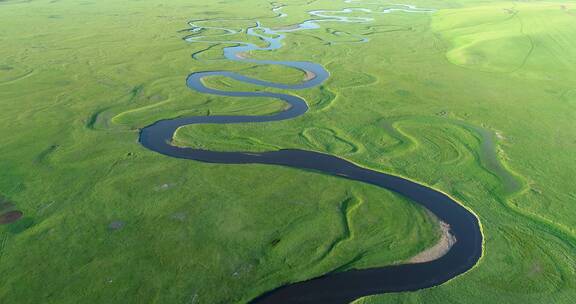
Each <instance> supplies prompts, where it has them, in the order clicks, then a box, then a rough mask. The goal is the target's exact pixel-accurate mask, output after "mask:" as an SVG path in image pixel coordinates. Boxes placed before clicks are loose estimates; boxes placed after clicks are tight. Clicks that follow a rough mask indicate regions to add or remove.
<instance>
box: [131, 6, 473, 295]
mask: <svg viewBox="0 0 576 304" xmlns="http://www.w3.org/2000/svg"><path fill="white" fill-rule="evenodd" d="M348 3H351V1H348ZM281 9H282V7H275V8H274V9H273V10H274V11H275V12H276V13H278V16H277V17H278V18H283V17H286V16H287V15H286V14H285V13H282V12H280V11H281ZM395 11H402V12H405V13H429V12H431V10H428V9H419V8H416V7H414V6H408V5H394V6H393V7H391V8H386V9H381V10H378V11H372V10H371V9H366V8H347V9H344V10H341V11H311V12H309V14H310V15H311V16H312V19H310V20H307V21H305V22H302V23H300V24H298V25H293V26H290V27H287V28H284V29H276V30H273V29H271V28H266V27H264V26H262V24H261V23H260V22H258V23H257V25H256V26H254V27H252V28H249V29H247V30H246V34H248V35H251V36H255V37H257V38H259V39H261V40H263V41H264V42H265V43H266V44H265V46H262V47H261V46H258V45H255V44H251V43H246V42H242V41H226V42H222V41H218V40H215V41H210V39H213V38H210V37H214V36H210V37H207V36H202V33H203V32H204V30H207V29H216V30H218V31H220V32H221V33H222V34H220V35H219V36H227V35H235V34H238V33H240V32H241V31H235V30H230V29H225V28H215V27H203V26H200V25H197V24H194V22H191V23H190V25H191V29H190V30H189V32H190V36H188V37H187V38H186V40H187V41H189V42H203V43H227V44H233V46H230V47H226V48H224V56H225V58H227V59H228V60H232V61H240V62H247V63H253V64H271V65H281V66H285V67H290V68H295V69H299V70H302V71H304V72H306V73H307V75H313V77H308V78H307V80H305V81H303V82H302V83H300V84H294V85H292V84H282V83H276V82H269V81H263V80H259V79H255V78H251V77H247V76H244V75H241V74H237V73H234V72H230V71H205V72H196V73H193V74H191V75H189V76H188V78H187V80H186V83H187V85H188V87H190V88H191V89H193V90H196V91H198V92H201V93H205V94H213V95H221V96H231V97H250V98H258V97H268V98H270V97H271V98H277V99H280V100H282V101H284V102H286V103H287V104H289V107H288V108H287V109H286V110H284V111H282V112H279V113H277V114H273V115H263V116H250V115H237V116H233V115H230V116H224V115H222V116H220V115H218V116H194V117H182V118H175V119H167V120H161V121H158V122H156V123H154V124H152V125H149V126H147V127H145V128H143V129H142V130H141V132H140V143H141V144H142V145H143V146H144V147H146V148H148V149H150V150H152V151H155V152H158V153H161V154H164V155H166V156H169V157H175V158H181V159H189V160H195V161H201V162H207V163H218V164H268V165H279V166H286V167H291V168H299V169H306V170H313V171H316V172H319V173H322V174H329V175H333V176H338V177H341V178H346V179H350V180H355V181H360V182H364V183H368V184H372V185H376V186H379V187H382V188H384V189H387V190H390V191H393V192H396V193H398V194H400V195H402V196H404V197H406V198H407V199H410V200H412V201H413V202H416V203H418V204H420V205H422V206H423V207H425V208H427V209H428V210H429V211H430V212H432V213H434V214H435V215H436V216H437V217H438V219H439V220H440V221H442V222H444V223H447V224H449V225H450V233H451V234H452V235H453V236H454V237H455V238H456V240H457V241H456V243H455V244H454V245H453V246H452V247H451V248H450V250H449V251H448V252H447V253H446V254H445V255H443V256H442V257H440V258H438V259H436V260H433V261H430V262H424V263H417V264H403V265H393V266H385V267H378V268H371V269H362V270H350V271H344V272H335V273H329V274H326V275H323V276H321V277H318V278H315V279H312V280H309V281H304V282H299V283H294V284H290V285H286V286H283V287H280V288H278V289H276V290H272V291H270V292H268V293H266V294H264V295H261V296H260V297H258V298H256V299H255V300H253V303H274V304H281V303H331V304H337V303H350V302H351V301H353V300H355V299H358V298H360V297H363V296H367V295H373V294H380V293H388V292H400V291H414V290H418V289H423V288H428V287H432V286H436V285H440V284H442V283H444V282H446V281H448V280H450V279H452V278H454V277H456V276H458V275H459V274H462V273H464V272H466V271H467V270H469V269H471V268H472V267H473V266H474V265H475V264H476V263H477V261H478V260H479V259H480V257H481V255H482V233H481V230H480V225H479V221H478V218H477V217H476V216H475V215H474V214H473V213H471V212H470V211H468V210H467V209H466V208H464V207H463V206H462V205H460V204H459V203H457V202H456V201H454V200H453V199H452V198H450V197H449V196H447V195H446V194H443V193H441V192H439V191H437V190H434V189H432V188H429V187H426V186H424V185H421V184H418V183H416V182H413V181H410V180H407V179H404V178H401V177H397V176H393V175H389V174H386V173H382V172H378V171H374V170H370V169H367V168H363V167H360V166H358V165H356V164H353V163H351V162H349V161H347V160H344V159H342V158H339V157H336V156H332V155H328V154H323V153H319V152H313V151H305V150H295V149H287V150H279V151H270V152H262V153H252V152H250V153H247V152H218V151H208V150H202V149H195V148H186V147H177V146H174V145H172V144H171V142H172V138H173V135H174V133H175V132H176V130H177V129H178V128H180V127H182V126H187V125H194V124H208V123H210V124H238V123H254V122H271V121H279V120H285V119H290V118H294V117H297V116H300V115H303V114H304V113H306V111H307V110H308V106H307V104H306V101H305V100H303V99H302V98H300V97H298V96H295V95H290V94H283V93H271V92H235V91H222V90H218V89H213V88H210V87H207V86H205V85H204V83H203V82H202V79H203V78H205V77H209V76H225V77H228V78H232V79H235V80H238V81H241V82H245V83H251V84H254V85H259V86H263V87H268V88H278V89H284V90H301V89H306V88H311V87H315V86H318V85H319V84H321V83H323V82H324V81H325V80H326V79H327V78H328V77H329V73H328V71H326V69H324V67H323V66H321V65H320V64H317V63H312V62H303V61H272V60H257V59H251V58H246V57H247V56H246V54H249V53H250V52H253V51H272V50H276V49H279V48H281V47H282V41H283V40H284V38H285V37H286V34H288V33H289V32H294V31H302V30H310V29H317V28H320V27H321V23H323V22H354V23H357V22H370V21H372V18H369V17H348V16H343V15H346V14H350V13H354V12H361V13H374V14H377V13H392V12H395ZM360 42H368V39H363V40H361V41H360ZM196 55H198V54H196Z"/></svg>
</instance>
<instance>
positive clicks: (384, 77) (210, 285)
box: [0, 0, 576, 304]
mask: <svg viewBox="0 0 576 304" xmlns="http://www.w3.org/2000/svg"><path fill="white" fill-rule="evenodd" d="M362 2H365V3H366V4H362ZM362 2H354V3H350V4H346V3H344V2H343V1H331V0H318V1H306V0H290V1H285V2H283V3H284V4H286V5H287V6H286V7H285V8H284V9H283V11H284V12H285V13H287V14H288V15H289V16H288V17H287V18H274V17H275V16H276V14H275V13H273V12H272V11H271V8H272V7H273V3H270V2H268V1H264V0H241V1H183V0H175V1H170V2H168V3H166V2H163V1H154V0H140V1H134V0H133V1H112V0H103V1H93V0H84V1H73V0H61V1H45V0H32V1H18V0H5V1H0V43H1V45H2V47H1V48H0V107H1V109H2V111H0V139H1V144H0V196H1V198H0V203H3V202H10V203H11V204H12V205H13V207H10V208H11V209H15V210H20V211H22V212H23V213H24V217H23V218H22V219H20V220H19V221H17V222H15V223H12V224H6V225H1V226H0V277H2V283H0V303H3V304H4V303H246V302H247V301H249V300H250V299H252V298H254V297H256V296H258V295H259V294H261V293H263V292H264V291H267V290H270V289H272V288H274V287H277V286H280V285H283V284H286V283H288V282H294V281H301V280H305V279H309V278H312V277H315V276H318V275H321V274H323V273H327V272H329V271H333V270H340V269H350V268H355V267H356V268H365V267H373V266H381V265H389V264H394V263H401V262H403V261H406V260H408V259H410V258H411V257H412V256H414V255H416V254H417V253H419V252H421V251H422V250H424V249H425V248H428V247H430V246H432V245H433V244H434V243H435V242H436V240H437V239H438V229H437V223H436V220H435V219H434V218H433V217H431V216H429V215H428V213H427V212H426V211H425V210H423V209H422V208H420V207H418V206H416V205H414V204H412V203H411V202H409V201H406V200H404V199H402V198H401V197H399V196H397V195H394V194H393V193H390V192H387V191H383V190H381V189H379V188H376V187H373V186H369V185H364V184H361V183H356V182H351V181H347V180H344V179H340V178H335V177H329V176H324V175H320V174H317V173H314V172H304V171H300V170H294V169H287V168H280V167H274V166H263V165H237V166H236V165H234V166H230V165H211V164H203V163H197V162H193V161H183V160H178V159H173V158H169V157H165V156H162V155H159V154H155V153H153V152H150V151H148V150H146V149H144V148H143V147H141V146H140V145H139V144H138V128H141V127H143V126H146V125H148V124H150V123H152V122H154V121H157V120H159V119H163V118H173V117H178V116H189V115H215V114H223V115H224V114H254V115H256V114H258V115H261V114H266V113H274V112H276V111H279V110H281V109H283V108H284V107H285V105H283V104H282V103H281V102H279V101H278V100H273V99H262V100H252V99H241V98H228V97H217V96H207V95H202V94H199V93H196V92H193V91H191V90H190V89H188V88H187V87H186V85H185V77H186V75H187V74H189V73H191V72H193V71H205V70H230V71H238V72H241V73H243V74H245V75H249V76H253V77H258V78H261V79H267V80H275V81H276V80H279V79H282V80H283V81H286V82H290V83H297V82H298V81H300V80H301V79H303V78H304V77H305V75H304V74H303V73H302V72H301V71H297V70H290V69H285V68H281V67H274V66H253V65H250V64H245V63H231V62H229V61H227V60H224V59H223V57H222V48H223V47H225V46H227V45H229V44H225V43H219V44H204V43H194V44H191V43H186V42H185V41H183V40H182V38H183V37H185V36H186V35H187V34H189V33H187V32H183V31H182V30H184V29H186V28H187V22H188V21H189V20H191V19H214V20H216V21H205V22H204V23H203V24H206V25H213V26H219V27H229V28H234V29H240V28H246V27H249V26H253V25H254V22H255V20H259V21H261V22H262V23H263V24H264V25H265V26H269V27H281V26H287V25H291V24H296V23H299V22H302V21H303V20H306V19H308V18H309V16H308V14H307V11H309V10H314V9H341V8H345V7H368V8H372V9H377V8H378V5H374V4H370V3H384V2H379V1H377V0H365V1H362ZM409 3H410V4H415V5H418V6H420V7H426V8H436V9H438V11H437V12H435V13H433V14H408V13H401V12H396V13H392V14H380V15H371V16H373V17H374V18H375V20H374V21H373V22H372V23H366V24H342V23H325V24H323V26H324V27H323V28H322V29H318V30H312V31H302V32H295V33H291V34H289V36H288V38H287V39H286V40H285V44H286V46H285V47H284V48H282V49H280V50H278V51H275V52H259V53H253V54H249V56H252V57H255V58H256V57H257V58H259V59H276V60H279V59H282V60H303V61H313V62H318V63H320V64H322V65H324V66H325V67H326V68H327V69H328V70H329V72H330V74H331V77H330V79H329V80H328V81H327V82H326V83H325V84H324V85H323V86H321V87H317V88H312V89H307V90H303V91H299V92H297V94H298V95H300V96H302V97H304V98H305V99H306V100H307V101H308V103H309V105H310V110H309V112H308V113H306V114H305V115H303V116H300V117H298V118H296V119H292V120H288V121H282V122H274V123H266V124H262V123H260V124H246V125H234V126H223V125H201V126H193V127H185V128H182V129H180V130H179V131H178V133H177V134H176V138H175V141H176V142H177V143H178V144H179V145H185V146H195V147H205V148H210V149H215V150H234V151H237V150H245V151H262V150H273V149H282V148H299V149H308V150H315V151H322V152H326V153H330V154H334V155H338V156H340V157H342V158H346V159H348V160H351V161H353V162H355V163H358V164H360V165H362V166H366V167H370V168H373V169H377V170H381V171H384V172H389V173H393V174H397V175H401V176H404V177H406V178H409V179H412V180H416V181H418V182H421V183H423V184H426V185H430V186H431V187H434V188H435V189H438V190H441V191H443V192H446V193H448V194H450V195H451V196H453V197H454V198H456V199H457V200H459V201H460V202H461V203H462V204H463V205H465V206H467V207H469V208H470V209H471V210H473V211H474V212H475V213H476V214H477V215H478V217H479V218H480V220H481V223H482V225H483V231H484V234H485V255H484V257H483V258H482V260H481V261H480V263H479V264H478V265H477V266H476V267H475V268H474V269H473V270H471V271H470V272H468V273H466V274H464V275H462V276H460V277H458V278H456V279H454V280H452V281H450V282H448V283H446V284H444V285H442V286H439V287H436V288H431V289H428V290H423V291H419V292H413V293H399V294H387V295H379V296H372V297H368V298H365V299H360V300H358V301H357V302H358V303H487V302H494V303H571V302H572V301H573V299H574V297H576V287H575V286H576V270H575V269H576V258H575V256H576V228H575V227H576V205H575V204H576V184H575V183H574V181H573V176H574V174H575V173H576V163H575V162H574V155H576V137H575V135H574V134H576V123H575V121H574V120H575V119H576V27H574V26H573V25H574V23H575V22H576V1H523V2H504V1H490V0H485V1H475V0H447V1H409ZM355 14H357V15H358V16H362V15H363V13H360V12H357V13H355ZM230 19H235V20H230ZM204 34H215V35H217V34H218V31H216V30H213V31H212V32H210V31H209V32H208V33H204ZM358 35H362V36H365V37H368V38H370V39H371V41H370V42H369V43H367V44H358V43H356V41H357V36H358ZM215 39H220V40H222V41H227V40H239V41H251V42H255V43H259V41H256V40H255V39H254V38H253V37H252V38H247V37H246V36H245V35H244V34H242V33H240V34H237V35H235V36H228V37H222V38H215ZM192 54H196V58H198V60H196V59H193V58H192ZM206 82H207V83H208V84H209V85H210V86H211V87H215V88H221V89H229V90H261V89H262V88H259V87H256V86H251V85H247V84H243V83H238V82H235V81H232V80H229V79H225V78H219V77H213V78H211V79H208V80H207V81H206ZM278 91H279V92H282V91H281V90H278ZM291 93H294V92H291ZM0 206H2V205H1V204H0ZM6 206H7V205H6ZM0 211H2V212H4V211H5V210H1V209H0Z"/></svg>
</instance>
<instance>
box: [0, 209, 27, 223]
mask: <svg viewBox="0 0 576 304" xmlns="http://www.w3.org/2000/svg"><path fill="white" fill-rule="evenodd" d="M22 215H23V213H22V212H21V211H18V210H13V211H9V212H6V213H4V214H2V215H0V225H4V224H10V223H14V222H15V221H17V220H19V219H20V218H21V217H22Z"/></svg>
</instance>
